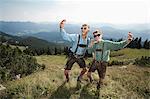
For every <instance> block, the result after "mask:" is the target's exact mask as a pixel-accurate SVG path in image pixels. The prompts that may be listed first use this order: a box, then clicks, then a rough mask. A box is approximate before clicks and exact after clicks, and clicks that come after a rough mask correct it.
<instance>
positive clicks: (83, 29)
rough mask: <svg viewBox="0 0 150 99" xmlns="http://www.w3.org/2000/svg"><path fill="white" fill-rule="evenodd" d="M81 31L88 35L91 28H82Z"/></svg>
mask: <svg viewBox="0 0 150 99" xmlns="http://www.w3.org/2000/svg"><path fill="white" fill-rule="evenodd" d="M81 31H82V33H88V32H89V27H88V26H82V27H81Z"/></svg>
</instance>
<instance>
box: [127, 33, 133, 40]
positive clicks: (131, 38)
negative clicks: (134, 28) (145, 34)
mask: <svg viewBox="0 0 150 99" xmlns="http://www.w3.org/2000/svg"><path fill="white" fill-rule="evenodd" d="M132 40H133V34H132V33H131V32H129V33H128V43H130V42H131V41H132Z"/></svg>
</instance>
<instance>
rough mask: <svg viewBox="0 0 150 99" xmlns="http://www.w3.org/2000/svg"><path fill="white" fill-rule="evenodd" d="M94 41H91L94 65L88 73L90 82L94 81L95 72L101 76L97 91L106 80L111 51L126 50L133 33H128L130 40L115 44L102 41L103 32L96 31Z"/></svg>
mask: <svg viewBox="0 0 150 99" xmlns="http://www.w3.org/2000/svg"><path fill="white" fill-rule="evenodd" d="M93 36H94V40H92V41H91V45H90V47H91V50H92V52H93V63H92V65H91V67H90V68H89V71H88V73H87V76H88V78H89V79H90V82H92V81H93V79H92V77H91V72H94V71H95V70H97V71H98V75H99V82H98V85H97V89H99V88H100V84H103V80H104V78H105V73H106V66H107V64H108V61H109V60H110V57H109V56H110V50H118V49H122V48H124V47H125V46H126V45H127V44H129V43H130V42H131V41H132V34H131V32H129V33H128V40H124V41H121V42H113V41H108V40H103V39H102V32H101V31H99V30H96V31H95V32H93Z"/></svg>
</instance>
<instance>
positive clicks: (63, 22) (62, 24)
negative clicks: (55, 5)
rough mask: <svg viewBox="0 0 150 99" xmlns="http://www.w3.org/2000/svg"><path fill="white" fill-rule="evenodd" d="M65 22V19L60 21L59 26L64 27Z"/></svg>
mask: <svg viewBox="0 0 150 99" xmlns="http://www.w3.org/2000/svg"><path fill="white" fill-rule="evenodd" d="M65 22H66V20H65V19H64V20H62V21H61V22H60V28H64V25H65Z"/></svg>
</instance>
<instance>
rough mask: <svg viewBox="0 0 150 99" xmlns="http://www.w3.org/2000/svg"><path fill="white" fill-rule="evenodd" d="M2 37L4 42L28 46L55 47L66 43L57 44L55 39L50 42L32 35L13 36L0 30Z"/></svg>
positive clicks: (0, 37)
mask: <svg viewBox="0 0 150 99" xmlns="http://www.w3.org/2000/svg"><path fill="white" fill-rule="evenodd" d="M1 39H4V42H7V43H8V44H13V45H22V46H28V47H30V48H48V47H51V48H54V47H58V46H59V47H62V46H64V45H65V44H60V43H59V44H57V43H55V42H53V40H50V41H49V42H48V41H46V40H43V39H40V38H36V37H32V36H24V37H19V36H13V35H10V34H7V33H5V32H1V31H0V41H1ZM47 39H48V37H47ZM50 39H51V38H50Z"/></svg>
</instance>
